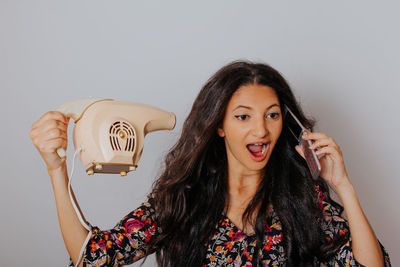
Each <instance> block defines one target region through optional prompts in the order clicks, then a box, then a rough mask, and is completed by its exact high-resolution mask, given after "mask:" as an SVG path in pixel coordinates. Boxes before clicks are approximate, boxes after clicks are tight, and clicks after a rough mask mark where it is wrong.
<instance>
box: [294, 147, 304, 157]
mask: <svg viewBox="0 0 400 267" xmlns="http://www.w3.org/2000/svg"><path fill="white" fill-rule="evenodd" d="M295 149H296V151H297V153H299V154H300V156H302V157H303V158H305V156H304V150H303V148H302V147H301V146H299V145H297V146H296V147H295Z"/></svg>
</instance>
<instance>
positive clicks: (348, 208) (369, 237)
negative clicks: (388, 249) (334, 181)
mask: <svg viewBox="0 0 400 267" xmlns="http://www.w3.org/2000/svg"><path fill="white" fill-rule="evenodd" d="M345 180H346V182H345V183H344V184H343V185H342V186H341V187H340V188H336V190H337V193H338V195H339V197H340V199H341V201H342V204H343V207H344V210H345V212H346V215H347V219H348V223H349V228H350V233H351V238H352V251H353V254H354V257H355V259H356V260H357V261H358V262H359V263H361V264H363V265H365V266H383V265H384V261H383V256H382V250H381V248H380V245H379V243H378V240H377V238H376V236H375V234H374V231H373V229H372V227H371V225H370V224H369V222H368V220H367V218H366V216H365V214H364V212H363V210H362V208H361V205H360V202H359V201H358V198H357V195H356V192H355V190H354V187H353V185H352V184H351V183H350V181H349V180H348V179H345Z"/></svg>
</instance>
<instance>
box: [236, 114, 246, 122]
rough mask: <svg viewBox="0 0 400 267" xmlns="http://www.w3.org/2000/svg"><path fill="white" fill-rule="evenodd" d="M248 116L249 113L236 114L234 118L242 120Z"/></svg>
mask: <svg viewBox="0 0 400 267" xmlns="http://www.w3.org/2000/svg"><path fill="white" fill-rule="evenodd" d="M248 117H249V115H236V116H235V118H237V119H238V120H240V121H244V120H245V119H247V118H248Z"/></svg>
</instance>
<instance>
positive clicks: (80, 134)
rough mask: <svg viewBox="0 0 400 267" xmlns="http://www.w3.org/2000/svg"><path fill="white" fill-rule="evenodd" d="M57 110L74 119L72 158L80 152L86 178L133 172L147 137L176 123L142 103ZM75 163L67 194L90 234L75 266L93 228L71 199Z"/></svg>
mask: <svg viewBox="0 0 400 267" xmlns="http://www.w3.org/2000/svg"><path fill="white" fill-rule="evenodd" d="M58 111H60V112H61V113H63V114H64V115H65V116H67V117H68V118H73V119H74V120H75V127H74V133H73V140H74V147H75V154H74V159H75V156H76V155H77V153H78V152H79V154H78V156H79V159H80V161H81V162H82V164H83V166H85V169H86V173H87V174H89V175H93V174H94V173H119V174H120V175H121V176H126V174H127V173H128V172H129V171H134V170H136V167H137V164H138V161H139V159H140V156H141V155H142V152H143V143H144V137H145V136H146V134H147V133H149V132H153V131H157V130H172V129H173V128H174V127H175V121H176V119H175V114H174V113H171V112H167V111H164V110H162V109H159V108H156V107H153V106H149V105H145V104H141V103H135V102H127V101H115V100H113V99H97V98H81V99H77V100H74V101H71V102H68V103H66V104H64V105H62V106H60V107H59V108H58ZM57 153H58V155H59V156H60V157H61V158H63V157H65V150H64V149H63V148H59V149H57ZM74 162H75V161H74V160H73V161H72V170H71V174H70V177H69V182H68V193H69V197H70V199H71V203H72V205H73V207H74V209H75V212H76V214H77V216H78V218H79V221H80V222H81V224H82V225H83V226H84V227H85V228H86V229H87V230H88V231H89V232H88V235H87V237H86V240H85V242H84V243H83V245H82V248H81V251H80V254H79V258H78V261H77V262H76V264H75V266H78V265H79V263H80V261H81V260H82V256H83V252H84V249H85V247H86V245H87V243H88V242H89V239H90V236H91V234H92V227H91V225H90V224H89V223H88V222H86V221H85V220H84V219H83V215H82V214H81V212H80V210H79V209H78V207H77V205H76V203H75V200H74V197H73V196H72V191H71V181H72V176H73V170H74Z"/></svg>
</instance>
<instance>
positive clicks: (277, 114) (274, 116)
mask: <svg viewBox="0 0 400 267" xmlns="http://www.w3.org/2000/svg"><path fill="white" fill-rule="evenodd" d="M279 115H280V113H279V112H272V113H268V114H267V118H271V119H278V118H279Z"/></svg>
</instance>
